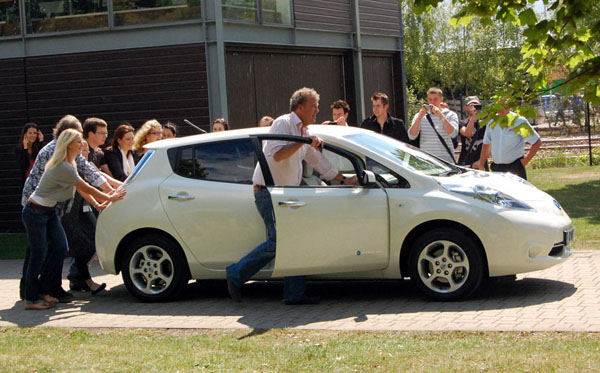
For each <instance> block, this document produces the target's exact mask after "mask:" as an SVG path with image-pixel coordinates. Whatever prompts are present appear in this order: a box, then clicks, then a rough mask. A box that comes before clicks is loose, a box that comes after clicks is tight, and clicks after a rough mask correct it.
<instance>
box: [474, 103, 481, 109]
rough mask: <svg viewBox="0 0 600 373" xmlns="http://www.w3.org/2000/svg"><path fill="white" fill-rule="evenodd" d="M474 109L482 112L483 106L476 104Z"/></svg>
mask: <svg viewBox="0 0 600 373" xmlns="http://www.w3.org/2000/svg"><path fill="white" fill-rule="evenodd" d="M473 107H474V108H475V109H477V110H481V108H482V106H481V105H480V104H475V105H473Z"/></svg>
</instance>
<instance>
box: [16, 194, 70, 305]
mask: <svg viewBox="0 0 600 373" xmlns="http://www.w3.org/2000/svg"><path fill="white" fill-rule="evenodd" d="M23 223H24V224H25V230H26V232H27V239H28V241H29V259H28V263H27V272H26V273H25V300H26V301H27V302H35V301H36V300H37V299H38V295H39V294H49V293H50V294H51V293H52V292H53V291H54V290H56V289H54V287H55V286H56V283H57V281H58V282H59V283H60V278H61V276H62V264H63V260H64V258H65V254H66V252H67V237H66V236H65V232H64V230H63V228H62V225H61V224H60V221H59V219H58V216H56V211H54V210H42V209H40V208H37V207H35V206H32V205H30V204H27V205H25V207H24V208H23ZM38 276H39V278H38Z"/></svg>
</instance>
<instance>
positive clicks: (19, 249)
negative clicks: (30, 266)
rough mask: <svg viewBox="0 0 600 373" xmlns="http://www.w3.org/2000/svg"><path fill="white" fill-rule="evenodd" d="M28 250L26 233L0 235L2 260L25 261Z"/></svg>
mask: <svg viewBox="0 0 600 373" xmlns="http://www.w3.org/2000/svg"><path fill="white" fill-rule="evenodd" d="M26 250H27V236H26V235H25V234H24V233H0V259H24V258H25V251H26Z"/></svg>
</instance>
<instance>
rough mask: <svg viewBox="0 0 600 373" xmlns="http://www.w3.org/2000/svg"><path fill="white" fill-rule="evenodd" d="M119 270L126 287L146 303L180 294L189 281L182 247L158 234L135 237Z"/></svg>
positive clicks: (175, 296)
mask: <svg viewBox="0 0 600 373" xmlns="http://www.w3.org/2000/svg"><path fill="white" fill-rule="evenodd" d="M123 255H124V258H123V259H124V260H122V261H121V263H123V268H122V273H123V281H124V282H125V286H126V287H127V290H129V292H130V293H131V294H133V295H134V296H135V297H137V298H139V299H140V300H142V301H145V302H163V301H167V300H172V299H176V298H178V297H180V296H181V295H182V294H183V291H184V290H185V286H186V284H187V282H188V270H187V263H186V260H185V256H184V255H183V253H182V251H181V248H180V247H179V246H178V245H177V244H176V243H175V242H173V241H172V240H170V239H168V238H166V237H163V236H161V235H156V234H149V235H144V236H142V237H140V238H139V239H137V240H135V241H134V242H133V244H132V245H130V246H129V247H128V248H127V250H126V251H125V253H124V254H123Z"/></svg>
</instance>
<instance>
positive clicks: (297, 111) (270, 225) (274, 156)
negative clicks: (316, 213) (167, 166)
mask: <svg viewBox="0 0 600 373" xmlns="http://www.w3.org/2000/svg"><path fill="white" fill-rule="evenodd" d="M371 102H372V108H373V115H372V116H371V117H369V118H366V119H365V120H364V121H363V122H362V124H361V127H362V128H365V129H368V130H372V131H375V132H378V133H381V134H383V135H386V136H390V137H393V138H395V139H397V140H399V141H403V142H406V143H412V144H414V145H417V146H418V147H420V148H421V149H423V150H425V151H427V152H429V153H431V154H433V155H435V156H437V157H439V158H441V159H444V160H446V161H448V162H450V163H457V162H458V163H459V164H462V165H465V166H469V167H473V168H480V169H482V170H483V169H487V168H486V167H487V158H488V157H489V153H490V151H491V154H492V164H491V169H492V170H493V171H502V172H513V173H516V174H517V175H519V176H521V177H523V178H525V177H526V174H525V165H526V164H527V163H528V162H529V161H530V160H531V158H532V157H533V156H534V155H535V153H536V152H537V150H538V149H539V146H540V145H541V140H540V139H539V135H537V133H536V132H535V131H534V130H533V128H531V133H532V134H531V135H530V136H528V137H523V136H522V135H521V133H522V132H521V131H515V130H514V128H515V127H517V126H520V125H523V124H525V125H529V124H528V122H527V120H526V119H525V118H522V117H519V118H517V119H516V120H515V121H514V122H513V123H512V124H510V125H509V126H508V127H502V126H493V127H492V128H490V129H488V130H487V131H486V127H485V126H482V125H480V123H479V120H478V119H477V115H478V113H479V111H480V110H481V109H482V107H481V103H480V101H479V99H478V98H477V97H476V96H470V97H467V99H466V105H465V110H466V111H467V113H468V117H467V118H465V119H464V120H463V121H461V122H459V120H458V115H457V114H456V113H454V112H453V111H451V110H450V109H449V108H448V106H447V105H446V104H445V103H444V102H443V94H442V91H441V90H440V89H439V88H431V89H430V90H429V92H428V93H427V104H423V105H422V107H421V109H420V111H419V112H418V113H417V114H416V115H415V117H414V118H413V121H412V124H411V126H410V128H409V129H408V130H407V129H406V127H405V126H404V123H403V121H402V120H401V119H398V118H394V117H392V115H391V114H390V112H389V98H388V96H387V95H386V94H384V93H374V94H373V96H372V97H371ZM330 108H331V110H332V120H331V121H325V122H323V123H322V124H324V125H337V126H348V123H347V120H348V115H349V112H350V107H349V105H348V104H347V103H346V102H345V101H343V100H337V101H335V102H334V103H333V104H332V105H331V107H330ZM318 112H319V94H318V93H317V92H316V91H315V90H314V89H310V88H302V89H299V90H297V91H296V92H294V93H293V95H292V97H291V98H290V113H288V114H284V115H282V116H280V117H278V118H277V119H275V120H274V121H273V122H272V124H271V129H270V131H269V133H271V134H279V135H296V136H305V137H308V138H310V140H311V143H310V144H303V143H291V144H290V143H289V142H285V141H276V140H267V141H266V142H265V144H264V145H263V151H264V154H265V157H266V160H267V163H268V165H269V168H270V171H271V174H272V177H273V182H274V184H275V185H276V186H298V185H300V180H301V179H302V177H301V176H302V168H303V165H302V162H303V161H306V162H307V163H308V164H309V165H310V166H312V167H313V168H315V169H317V171H318V172H319V175H321V178H323V179H325V180H333V179H335V180H336V181H337V182H339V183H340V184H342V185H346V184H348V185H352V184H355V183H356V182H357V179H356V176H355V177H353V178H350V179H348V178H346V177H345V176H344V175H342V174H341V173H339V172H338V170H336V169H335V168H334V167H333V166H332V165H331V164H330V163H329V162H328V160H327V159H326V158H325V157H324V156H323V155H322V153H321V152H319V149H320V148H321V147H322V145H323V141H322V140H321V139H320V138H319V137H317V136H313V135H311V134H310V132H309V129H308V125H309V124H312V123H315V120H316V115H317V113H318ZM509 113H510V109H509V108H508V106H505V107H504V108H503V110H501V111H499V112H498V113H497V114H498V116H506V115H508V114H509ZM459 134H460V139H461V142H462V148H461V153H460V156H459V157H458V160H455V157H454V153H453V151H452V149H453V148H454V146H453V142H452V139H453V138H455V137H458V136H459ZM525 142H529V143H531V144H533V145H532V147H531V149H530V150H529V152H528V153H527V155H525V154H524V144H525ZM513 158H514V159H513ZM252 184H253V193H254V201H255V204H256V208H257V210H258V212H259V214H260V216H261V217H262V220H263V223H264V225H265V229H266V240H265V241H264V242H262V243H260V244H259V245H258V246H256V247H255V248H254V249H253V250H251V251H250V252H249V253H248V254H246V255H245V256H244V257H242V258H241V259H240V260H239V261H238V262H236V263H233V264H231V265H229V266H228V267H227V268H226V272H227V289H228V291H229V295H230V296H231V298H232V299H233V300H234V301H236V302H241V301H242V287H243V284H244V283H245V282H246V281H248V280H249V279H250V278H251V277H252V276H254V275H255V274H256V273H257V272H258V271H259V270H260V269H262V268H263V267H264V266H265V265H267V264H268V263H269V262H270V261H271V260H273V258H275V254H276V242H277V240H276V237H277V230H276V224H275V215H274V211H273V202H272V199H271V195H270V193H269V190H268V189H267V185H266V183H265V179H264V176H263V172H262V169H261V166H260V164H257V165H256V167H255V170H254V175H253V178H252ZM283 300H284V303H285V304H287V305H295V304H313V303H317V302H318V301H319V299H318V298H316V297H310V296H307V295H306V285H305V277H304V276H292V277H286V278H284V287H283Z"/></svg>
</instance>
